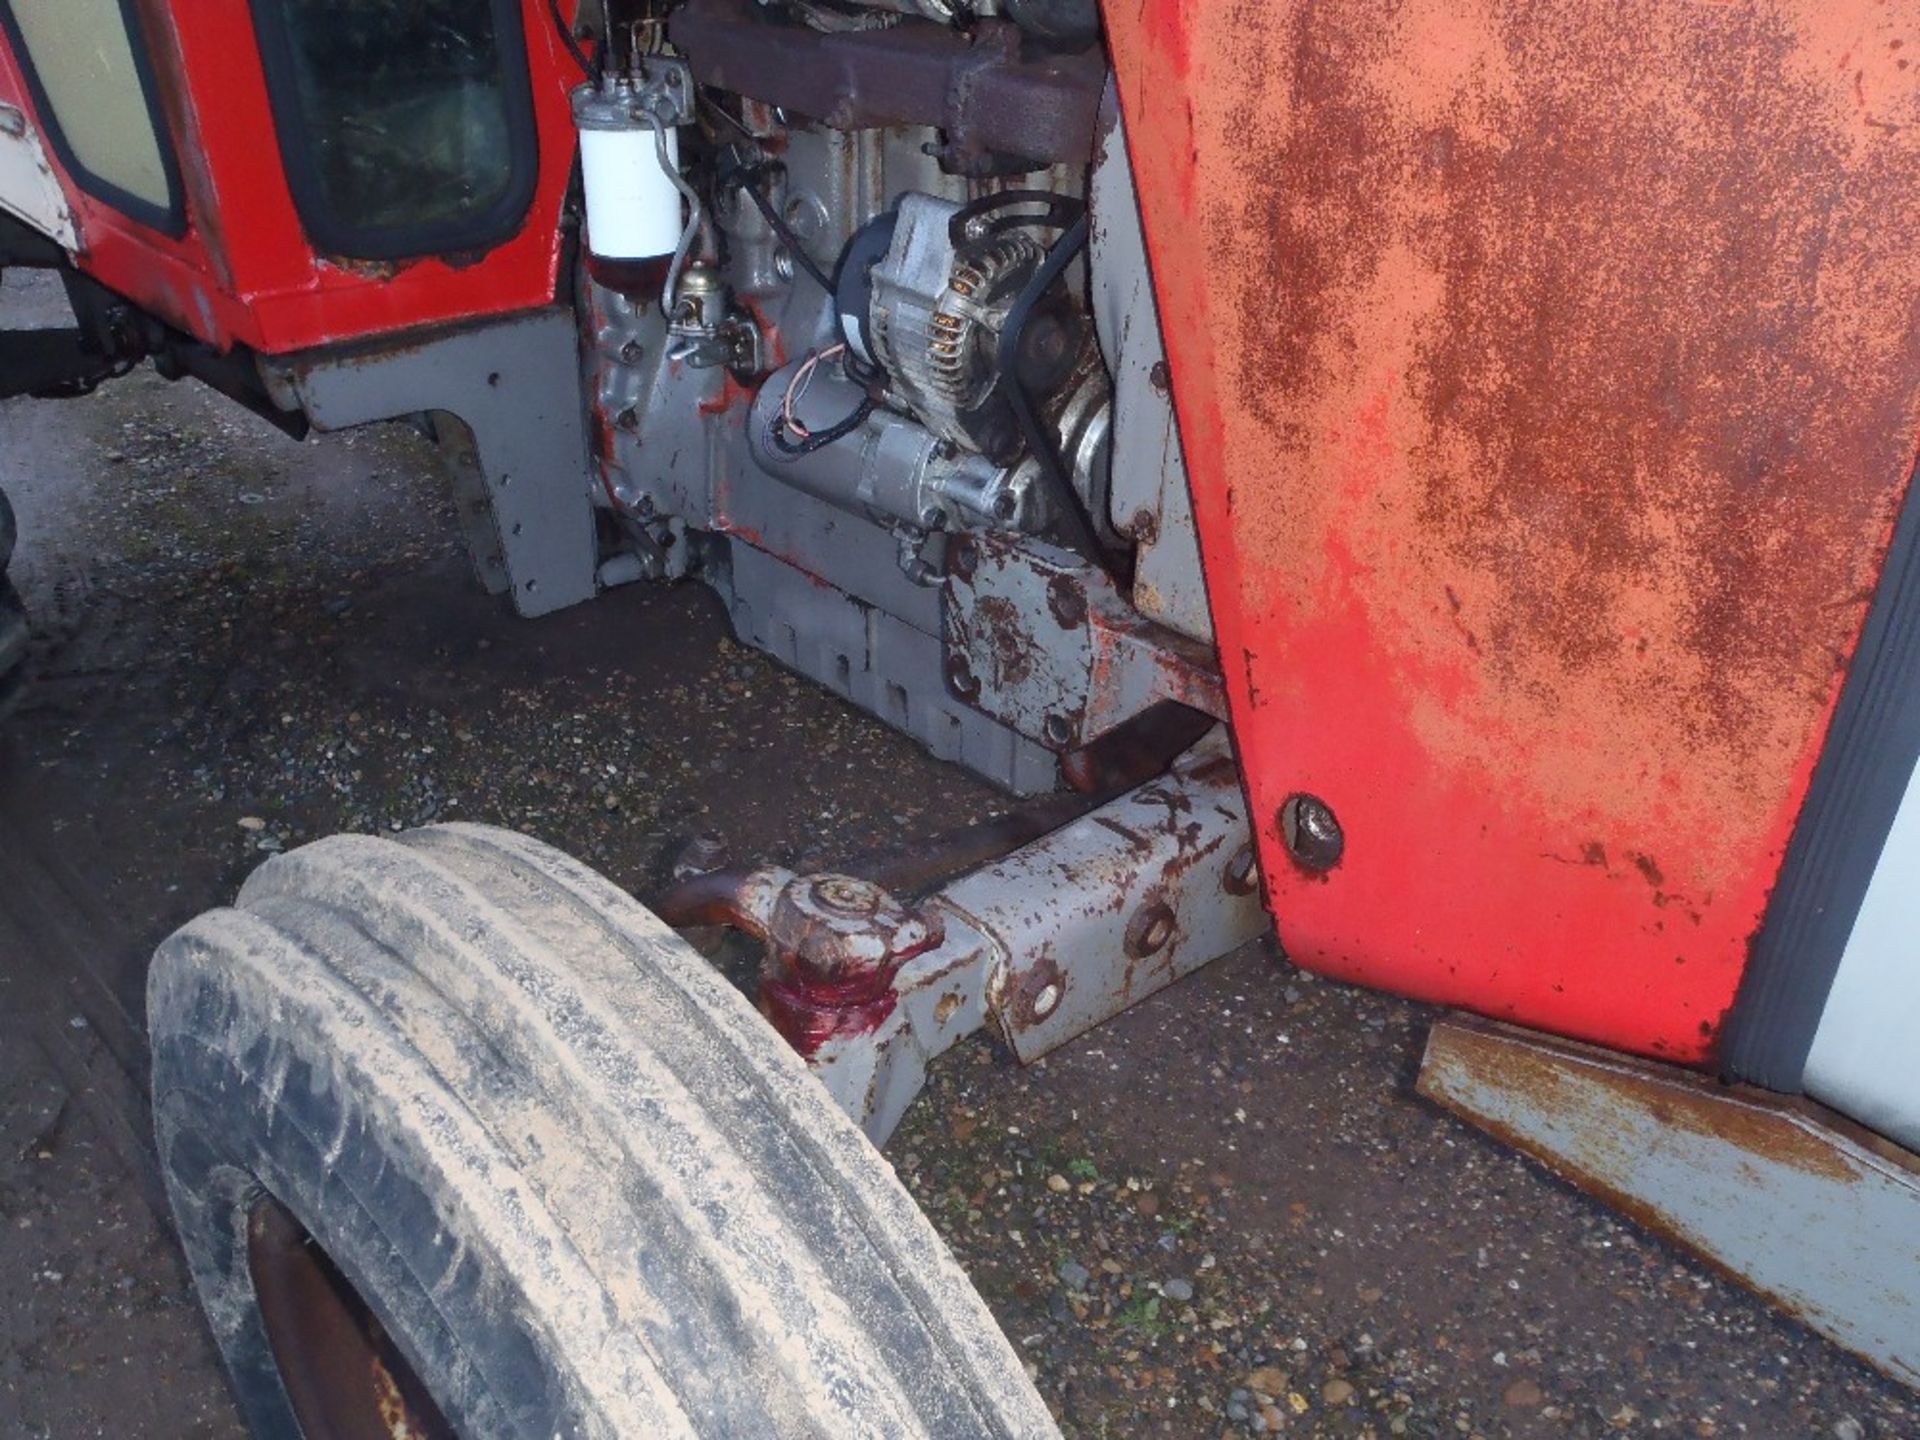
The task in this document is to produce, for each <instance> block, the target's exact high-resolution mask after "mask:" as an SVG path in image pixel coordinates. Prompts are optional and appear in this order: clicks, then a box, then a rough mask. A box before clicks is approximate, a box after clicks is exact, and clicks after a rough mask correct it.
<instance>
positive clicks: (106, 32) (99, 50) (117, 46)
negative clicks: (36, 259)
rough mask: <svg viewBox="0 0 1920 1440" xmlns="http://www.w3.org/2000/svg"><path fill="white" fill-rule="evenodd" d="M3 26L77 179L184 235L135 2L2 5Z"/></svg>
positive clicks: (48, 0) (41, 0)
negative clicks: (135, 10) (134, 7)
mask: <svg viewBox="0 0 1920 1440" xmlns="http://www.w3.org/2000/svg"><path fill="white" fill-rule="evenodd" d="M0 22H4V24H5V26H6V30H7V39H8V40H9V42H10V43H11V44H12V46H13V51H14V54H15V55H16V56H17V57H18V58H19V60H20V62H21V68H22V69H23V70H24V71H25V73H26V79H27V88H28V91H29V93H30V94H31V96H32V98H33V104H34V109H35V110H36V111H37V112H38V114H39V118H40V123H41V125H42V127H43V128H44V129H45V130H46V132H47V138H48V139H49V140H50V141H51V142H52V144H53V149H54V153H55V154H56V155H58V156H59V157H60V161H61V163H62V164H63V165H64V166H65V167H66V168H67V170H68V172H69V173H70V174H71V175H72V176H73V179H74V183H75V184H77V185H79V186H80V188H81V189H83V190H85V191H86V192H87V193H88V194H90V195H92V196H94V197H95V198H96V199H99V200H103V201H105V202H106V203H107V204H109V205H112V206H114V207H115V208H116V209H118V210H120V211H122V212H123V213H125V214H127V215H129V216H131V217H132V218H133V219H135V220H139V221H141V222H143V223H144V224H148V225H152V226H154V227H156V228H158V229H162V230H166V231H168V232H169V233H174V234H178V233H179V231H180V229H181V228H182V220H183V217H182V214H181V210H180V184H179V177H178V174H177V172H176V170H175V167H174V163H173V152H172V150H171V149H170V147H169V145H168V142H167V140H166V137H165V132H164V131H163V129H162V127H161V124H160V111H159V106H158V104H157V103H156V101H155V91H154V84H153V75H152V72H151V70H150V69H149V68H148V65H147V59H146V50H145V48H144V46H143V45H142V43H141V40H140V31H139V28H138V26H137V25H136V24H135V22H134V17H133V12H132V8H131V0H0Z"/></svg>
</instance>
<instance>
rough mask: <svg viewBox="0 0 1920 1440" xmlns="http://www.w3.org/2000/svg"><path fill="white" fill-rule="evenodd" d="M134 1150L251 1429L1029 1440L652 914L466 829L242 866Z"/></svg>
mask: <svg viewBox="0 0 1920 1440" xmlns="http://www.w3.org/2000/svg"><path fill="white" fill-rule="evenodd" d="M148 1016H149V1027H150V1030H151V1036H152V1043H153V1091H154V1112H155V1127H156V1130H157V1134H158V1139H159V1147H160V1156H161V1163H162V1168H163V1171H164V1173H165V1176H166V1181H167V1187H168V1191H169V1194H170V1196H171V1199H172V1202H173V1208H174V1214H175V1218H176V1220H177V1222H178V1225H179V1229H180V1234H181V1239H182V1242H183V1244H184V1245H185V1248H186V1252H187V1257H188V1260H189V1262H190V1264H191V1267H192V1270H193V1275H194V1280H195V1283H196V1285H197V1287H198V1288H199V1291H200V1296H201V1299H202V1301H203V1303H204V1305H205V1307H206V1312H207V1316H208V1319H209V1321H210V1323H211V1325H212V1327H213V1331H214V1334H215V1337H216V1338H217V1340H218V1341H219V1344H220V1347H221V1350H222V1352H223V1354H224V1355H225V1358H226V1361H227V1364H228V1366H229V1368H230V1370H231V1372H232V1375H233V1380H234V1384H235V1388H236V1391H237V1393H238V1396H239V1399H240V1403H241V1406H242V1408H243V1409H244V1410H245V1412H246V1414H247V1417H248V1419H249V1420H250V1422H251V1423H252V1425H253V1427H254V1429H255V1431H256V1432H257V1433H259V1434H261V1435H269V1436H282V1435H284V1436H298V1435H301V1434H303V1433H304V1434H306V1435H308V1436H317V1435H327V1436H339V1437H357V1436H359V1435H362V1434H365V1435H390V1434H393V1433H397V1432H396V1426H404V1427H405V1428H404V1431H402V1432H398V1433H409V1434H418V1435H462V1436H470V1437H477V1436H521V1437H526V1440H552V1437H556V1436H596V1437H597V1436H608V1437H612V1436H631V1437H648V1440H651V1437H656V1436H657V1437H667V1436H746V1435H753V1436H835V1437H840V1436H863V1435H872V1436H882V1435H885V1436H954V1437H961V1436H965V1437H970V1440H971V1437H978V1436H1008V1437H1013V1436H1018V1437H1023V1440H1024V1437H1028V1436H1044V1435H1050V1434H1054V1433H1055V1431H1054V1427H1053V1424H1052V1421H1051V1420H1050V1418H1049V1417H1048V1415H1047V1412H1046V1409H1045V1407H1044V1406H1043V1405H1042V1403H1041V1402H1040V1399H1039V1397H1038V1395H1037V1394H1036V1393H1035V1392H1034V1390H1033V1388H1032V1386H1031V1385H1030V1384H1029V1383H1028V1381H1027V1378H1026V1375H1025V1373H1024V1371H1023V1370H1022V1369H1021V1366H1020V1364H1019V1361H1018V1360H1017V1358H1016V1357H1015V1356H1014V1354H1013V1352H1012V1350H1011V1348H1010V1347H1009V1346H1008V1345H1007V1343H1006V1341H1005V1339H1004V1337H1002V1336H1001V1334H1000V1333H999V1331H998V1330H997V1329H996V1328H995V1326H994V1324H993V1321H992V1318H991V1316H990V1315H989V1314H988V1313H987V1311H986V1309H985V1307H984V1306H983V1305H982V1304H981V1303H980V1300H979V1298H978V1296H976V1295H975V1294H974V1292H973V1289H972V1286H971V1285H970V1284H969V1283H968V1282H967V1280H966V1278H965V1277H964V1275H962V1274H961V1273H960V1271H959V1270H958V1268H957V1267H956V1266H955V1265H954V1263H953V1261H952V1259H951V1257H950V1256H949V1255H948V1254H947V1252H946V1250H945V1247H944V1246H943V1245H942V1244H941V1242H940V1240H939V1238H938V1237H937V1236H936V1235H935V1234H934V1232H933V1230H932V1228H931V1227H930V1226H929V1225H928V1224H927V1222H926V1220H925V1218H924V1217H923V1216H921V1215H920V1213H919V1211H918V1210H917V1209H916V1208H915V1207H914V1205H913V1202H912V1200H911V1199H910V1198H909V1197H908V1196H907V1194H906V1193H905V1191H904V1190H902V1189H901V1188H900V1186H899V1184H898V1183H897V1182H896V1181H895V1179H894V1177H893V1175H892V1172H891V1171H890V1169H889V1168H888V1167H887V1165H886V1163H885V1161H884V1160H882V1159H881V1157H880V1155H879V1154H878V1152H877V1151H875V1150H874V1149H873V1148H872V1146H871V1145H869V1144H868V1143H867V1141H866V1139H865V1137H863V1136H862V1135H861V1134H860V1132H859V1130H858V1129H857V1128H856V1127H855V1126H854V1125H853V1124H852V1122H851V1121H849V1120H848V1119H847V1118H846V1117H845V1116H844V1115H843V1114H842V1113H841V1112H840V1111H839V1110H838V1108H837V1107H835V1106H834V1105H833V1103H832V1102H831V1101H830V1100H829V1099H828V1098H827V1095H826V1093H825V1091H824V1090H822V1089H821V1087H820V1086H819V1085H818V1083H817V1082H816V1081H814V1079H813V1078H812V1077H811V1076H810V1075H808V1074H807V1072H806V1070H805V1068H804V1067H803V1066H802V1065H801V1064H800V1063H799V1061H798V1060H797V1059H796V1058H795V1057H794V1056H793V1055H792V1054H791V1053H790V1052H789V1051H788V1050H787V1049H786V1048H785V1046H784V1044H782V1043H781V1042H780V1041H779V1040H778V1038H777V1037H776V1036H775V1035H774V1033H773V1031H772V1030H771V1028H770V1027H768V1026H767V1025H766V1024H765V1022H764V1021H762V1020H761V1019H760V1017H759V1016H758V1015H757V1014H755V1013H754V1012H753V1010H752V1008H751V1007H750V1006H749V1005H748V1004H747V1003H746V1002H745V1001H744V1000H743V999H742V998H741V997H740V996H739V995H738V994H737V993H736V992H735V991H734V990H732V989H731V988H730V987H729V986H728V985H727V984H726V983H725V982H724V980H722V979H721V978H720V977H719V976H717V975H716V974H715V973H714V972H713V971H712V970H711V969H710V968H709V967H708V966H707V964H706V963H705V962H704V961H703V960H701V958H700V957H699V956H698V955H697V954H696V953H694V952H693V951H692V950H691V949H690V948H689V947H688V946H687V945H685V944H684V943H683V942H682V941H681V940H680V939H679V937H677V936H676V935H675V934H674V933H673V932H672V931H671V930H669V929H668V928H667V927H666V926H664V925H663V924H661V922H660V921H658V920H657V919H656V918H655V917H654V916H652V915H651V914H650V913H649V912H648V911H646V910H645V909H643V908H642V907H641V906H639V905H637V904H636V903H634V902H633V901H632V900H631V899H630V898H628V897H627V896H626V895H625V894H624V893H622V892H621V891H619V890H617V889H616V888H614V887H613V886H612V885H610V884H608V883H607V882H606V881H605V880H603V879H601V878H600V877H599V876H598V875H596V874H594V873H593V872H592V871H590V870H588V869H586V868H585V867H583V866H581V865H579V864H577V863H575V862H573V861H571V860H569V859H567V858H566V857H565V856H563V855H561V854H559V853H558V852H557V851H554V850H551V849H549V848H547V847H546V846H543V845H540V844H538V843H536V842H534V841H530V840H527V839H524V838H522V837H519V836H516V835H512V834H509V833H507V832H504V831H498V830H491V829H487V828H484V827H478V826H469V825H449V826H437V827H433V828H429V829H425V830H418V831H414V832H411V833H410V834H407V835H404V836H401V837H399V838H398V839H395V840H387V839H375V838H372V837H364V836H336V837H334V838H332V839H329V840H323V841H321V842H319V843H317V844H314V845H309V846H306V847H304V848H303V849H300V850H297V851H294V852H292V853H291V854H288V855H285V856H280V857H277V858H275V859H272V860H269V861H268V862H267V863H266V864H265V865H263V866H262V867H261V868H260V870H258V871H257V872H256V873H255V874H254V875H253V877H252V878H251V879H249V880H248V882H247V884H246V886H245V887H244V888H243V889H242V891H241V894H240V899H239V901H238V903H237V905H236V908H234V909H231V910H216V911H213V912H211V913H209V914H207V915H203V916H201V917H200V918H199V919H197V920H195V921H193V922H192V923H190V924H189V925H187V926H185V927H184V928H183V929H181V930H180V931H179V932H177V933H176V934H175V935H173V936H172V937H171V938H169V939H168V940H167V941H166V942H165V943H164V944H163V945H162V946H161V947H160V951H159V954H158V955H157V956H156V958H155V961H154V966H153V970H152V974H151V977H150V980H149V983H148Z"/></svg>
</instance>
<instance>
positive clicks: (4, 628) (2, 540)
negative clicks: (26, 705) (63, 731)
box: [0, 490, 27, 720]
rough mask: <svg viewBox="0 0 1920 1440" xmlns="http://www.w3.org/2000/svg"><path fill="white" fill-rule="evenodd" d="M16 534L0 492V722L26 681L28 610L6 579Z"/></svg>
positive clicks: (10, 513) (5, 500)
mask: <svg viewBox="0 0 1920 1440" xmlns="http://www.w3.org/2000/svg"><path fill="white" fill-rule="evenodd" d="M17 534H18V530H17V527H16V526H15V524H14V518H13V506H12V505H10V504H8V503H7V492H6V491H4V490H0V720H4V719H5V718H6V717H7V715H8V713H9V712H11V711H12V710H13V708H14V707H15V706H16V705H18V704H19V703H20V691H21V689H22V688H23V687H24V686H25V684H26V678H27V607H26V606H24V605H23V604H21V603H20V592H19V591H17V590H15V589H14V588H13V583H12V582H11V581H10V580H8V579H7V566H8V565H9V564H10V563H11V562H12V560H13V542H14V540H15V538H16V536H17Z"/></svg>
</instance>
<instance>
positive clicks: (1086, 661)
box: [943, 535, 1227, 750]
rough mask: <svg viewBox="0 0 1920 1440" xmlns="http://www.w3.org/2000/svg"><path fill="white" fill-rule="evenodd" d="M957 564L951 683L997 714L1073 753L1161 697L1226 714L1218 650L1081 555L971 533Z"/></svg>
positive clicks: (959, 545) (958, 543)
mask: <svg viewBox="0 0 1920 1440" xmlns="http://www.w3.org/2000/svg"><path fill="white" fill-rule="evenodd" d="M948 568H949V573H948V575H947V579H946V584H945V589H944V592H943V605H944V616H945V626H946V646H947V685H948V688H949V689H950V690H951V691H952V692H953V694H954V695H956V696H957V697H959V698H960V699H962V700H965V701H967V702H968V703H969V704H971V705H973V706H975V707H976V708H977V709H980V710H982V711H984V712H985V713H987V714H988V715H991V716H993V717H994V718H995V719H996V720H1000V721H1003V722H1004V723H1006V724H1008V725H1011V726H1012V727H1013V728H1014V729H1016V730H1019V731H1020V732H1021V733H1022V734H1026V735H1031V736H1033V737H1035V738H1036V739H1038V740H1040V741H1041V743H1043V744H1045V745H1047V746H1049V747H1051V748H1052V749H1055V750H1071V749H1074V748H1076V747H1078V746H1080V745H1084V744H1087V743H1088V742H1090V741H1093V740H1096V739H1098V738H1099V737H1100V736H1102V735H1104V734H1106V733H1107V732H1108V731H1110V730H1112V729H1114V728H1115V727H1116V726H1118V725H1120V724H1122V723H1124V722H1125V721H1127V720H1129V719H1131V718H1132V717H1133V716H1135V715H1138V714H1140V713H1141V712H1142V711H1145V710H1147V709H1148V708H1150V707H1151V706H1153V705H1156V704H1159V703H1160V702H1162V701H1167V700H1173V701H1178V702H1179V703H1180V704H1183V705H1187V706H1190V707H1192V708H1193V709H1195V710H1200V711H1203V712H1204V713H1206V714H1208V715H1212V716H1215V717H1216V718H1220V719H1224V718H1226V714H1227V709H1226V698H1225V693H1224V690H1223V687H1222V684H1221V680H1220V670H1219V665H1218V662H1217V660H1216V657H1215V655H1214V652H1213V650H1212V648H1211V647H1209V646H1207V645H1203V644H1201V643H1200V642H1198V641H1196V640H1192V639H1190V638H1188V637H1187V636H1185V635H1180V634H1177V633H1176V632H1174V631H1172V630H1168V629H1166V628H1165V627H1164V626H1160V625H1155V624H1154V623H1153V622H1151V621H1149V620H1145V619H1143V618H1142V617H1141V615H1140V613H1139V612H1138V611H1137V610H1136V609H1135V608H1134V607H1133V605H1132V604H1131V603H1130V602H1129V601H1128V600H1127V598H1126V597H1125V596H1124V595H1122V594H1121V593H1120V591H1119V589H1118V588H1117V587H1116V586H1115V584H1114V582H1113V580H1112V578H1111V577H1110V576H1108V575H1106V574H1105V573H1103V572H1102V571H1100V570H1098V569H1096V568H1094V567H1093V566H1091V565H1088V564H1086V563H1085V562H1084V561H1082V560H1081V559H1080V558H1079V557H1078V556H1076V555H1073V554H1071V553H1069V552H1068V551H1065V550H1060V549H1056V548H1054V547H1053V546H1050V545H1042V544H1038V543H1036V542H1034V541H1033V540H1031V539H1022V540H1019V541H1015V540H1012V539H1008V538H1006V537H1003V536H993V535H963V536H957V537H955V538H954V540H953V541H952V543H951V545H950V547H949V550H948Z"/></svg>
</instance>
